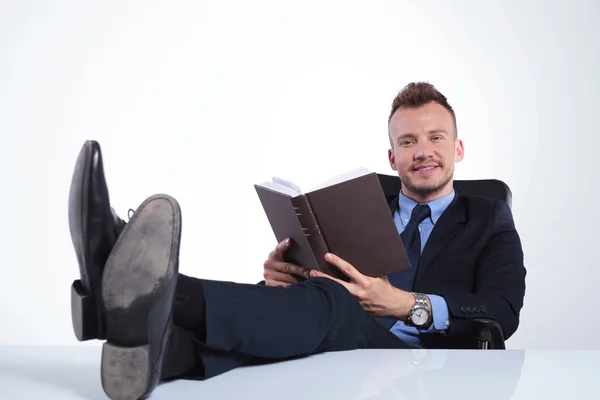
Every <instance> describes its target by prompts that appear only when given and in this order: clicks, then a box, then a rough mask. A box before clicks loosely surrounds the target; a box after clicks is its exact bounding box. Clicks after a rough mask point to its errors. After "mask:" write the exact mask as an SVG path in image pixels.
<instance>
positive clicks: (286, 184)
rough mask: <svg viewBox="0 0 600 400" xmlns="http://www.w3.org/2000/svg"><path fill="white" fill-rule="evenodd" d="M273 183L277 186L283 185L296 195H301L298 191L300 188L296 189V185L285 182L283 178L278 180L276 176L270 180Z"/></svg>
mask: <svg viewBox="0 0 600 400" xmlns="http://www.w3.org/2000/svg"><path fill="white" fill-rule="evenodd" d="M272 181H273V183H275V184H278V185H283V186H287V187H289V188H290V189H292V190H294V191H295V192H297V193H298V194H300V193H302V192H301V191H300V188H299V187H298V185H296V184H294V182H291V181H287V180H285V179H283V178H279V177H277V176H274V177H273V178H272Z"/></svg>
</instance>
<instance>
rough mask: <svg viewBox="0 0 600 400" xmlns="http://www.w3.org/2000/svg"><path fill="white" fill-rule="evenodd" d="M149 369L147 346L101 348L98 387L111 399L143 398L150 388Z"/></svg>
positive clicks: (108, 344) (110, 346)
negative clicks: (99, 383)
mask: <svg viewBox="0 0 600 400" xmlns="http://www.w3.org/2000/svg"><path fill="white" fill-rule="evenodd" d="M151 368H152V367H151V362H150V351H149V348H148V346H139V347H120V346H116V345H114V344H111V343H104V345H103V347H102V367H101V374H102V388H103V389H104V392H105V393H106V395H107V396H108V397H109V398H111V399H112V400H121V399H123V400H125V399H128V400H129V399H130V400H135V399H141V398H144V397H145V396H146V393H148V392H149V391H150V389H152V387H151V386H153V384H152V371H151Z"/></svg>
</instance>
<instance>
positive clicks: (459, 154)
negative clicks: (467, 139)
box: [454, 139, 465, 162]
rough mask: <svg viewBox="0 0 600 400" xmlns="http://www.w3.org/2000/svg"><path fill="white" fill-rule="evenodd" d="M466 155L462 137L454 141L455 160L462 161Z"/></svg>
mask: <svg viewBox="0 0 600 400" xmlns="http://www.w3.org/2000/svg"><path fill="white" fill-rule="evenodd" d="M464 157H465V145H464V143H463V141H462V139H456V141H455V143H454V162H461V161H462V160H463V158H464Z"/></svg>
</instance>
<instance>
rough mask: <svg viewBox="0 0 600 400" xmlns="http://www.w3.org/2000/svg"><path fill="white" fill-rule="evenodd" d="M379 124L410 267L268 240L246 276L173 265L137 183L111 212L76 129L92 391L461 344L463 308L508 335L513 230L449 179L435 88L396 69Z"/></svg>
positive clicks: (161, 213) (117, 393)
mask: <svg viewBox="0 0 600 400" xmlns="http://www.w3.org/2000/svg"><path fill="white" fill-rule="evenodd" d="M388 135H389V140H390V149H389V150H388V158H389V163H390V167H391V168H392V169H393V170H394V171H397V174H398V177H399V179H400V181H401V191H400V192H399V193H398V197H397V198H396V199H394V201H392V202H391V203H390V212H391V215H392V217H393V219H394V221H395V223H396V226H397V228H398V233H399V235H400V236H401V237H402V240H403V243H404V245H405V247H406V250H407V253H408V255H409V258H410V259H411V263H412V265H413V266H414V267H412V268H410V269H408V270H405V271H402V272H400V273H394V274H391V275H389V276H386V277H380V278H371V277H367V276H363V275H361V274H360V273H359V272H358V271H357V269H356V268H355V266H353V265H351V264H349V263H348V262H346V261H345V260H343V259H340V258H339V257H338V256H337V255H335V254H328V255H327V256H326V259H327V261H328V262H329V263H331V264H332V265H334V266H335V267H337V268H339V269H340V270H341V271H342V272H343V273H344V274H345V275H347V276H348V278H349V279H348V281H341V280H337V279H335V278H333V277H330V276H327V275H324V274H322V273H319V272H317V271H308V270H306V269H305V268H303V266H300V265H292V264H290V263H287V262H286V261H285V252H286V249H287V248H289V246H290V245H291V244H290V243H289V242H287V241H283V242H282V243H279V244H278V245H277V247H276V248H275V249H273V251H271V253H270V254H269V256H268V258H267V260H266V261H265V263H264V278H265V280H264V281H263V282H261V283H260V284H256V285H251V284H239V283H234V282H219V281H212V280H206V279H201V278H194V277H189V276H185V275H183V274H179V273H178V255H179V243H180V238H181V223H182V217H181V210H180V207H179V204H178V202H177V200H176V199H174V198H173V197H171V196H169V195H153V196H150V197H149V198H147V199H146V200H145V201H144V202H143V203H142V204H141V205H140V206H139V207H138V208H137V209H136V210H135V213H134V215H133V216H132V218H131V219H130V220H129V221H128V222H125V221H124V220H122V219H121V218H120V217H119V216H118V215H117V214H116V213H115V212H114V210H113V209H112V207H111V205H110V200H109V193H108V188H107V184H106V179H105V176H104V172H103V164H102V153H101V150H100V146H99V144H98V143H97V142H94V141H88V142H86V143H85V144H84V146H83V148H82V149H81V151H80V153H79V157H78V158H77V162H76V165H75V170H74V173H73V177H72V181H71V189H70V195H69V225H70V231H71V236H72V240H73V245H74V248H75V253H76V255H77V259H78V263H79V270H80V279H77V280H75V281H74V282H73V285H72V289H71V292H72V318H73V328H74V331H75V334H76V337H77V338H78V339H79V340H81V341H84V340H90V339H100V340H103V341H105V343H104V346H103V350H102V361H101V378H102V384H103V388H104V390H105V392H106V394H107V395H108V396H109V397H110V398H112V399H131V398H144V397H146V396H148V395H149V394H150V393H151V392H152V391H153V390H154V388H155V387H156V385H157V384H158V382H159V381H161V380H162V381H165V380H171V379H178V378H185V379H207V378H210V377H213V376H215V375H218V374H221V373H224V372H226V371H229V370H231V369H233V368H236V367H238V366H242V365H251V364H258V363H265V362H276V361H279V360H287V359H292V358H297V357H304V356H307V355H311V354H316V353H320V352H326V351H343V350H352V349H359V348H389V349H401V348H411V347H425V348H465V347H469V346H470V345H469V343H468V342H466V341H465V335H464V331H465V330H466V329H467V326H468V324H467V323H466V322H467V321H468V320H469V319H472V318H477V317H486V318H490V319H493V320H496V321H497V322H498V323H499V324H500V325H501V327H502V330H503V334H504V336H505V338H509V337H510V336H511V335H513V333H514V332H515V331H516V329H517V327H518V325H519V314H520V310H521V308H522V306H523V297H524V293H525V275H526V270H525V267H524V265H523V252H522V248H521V243H520V239H519V235H518V233H517V231H516V229H515V225H514V222H513V218H512V214H511V211H510V209H509V207H508V206H507V205H506V204H505V203H504V202H501V201H497V200H493V199H487V198H479V197H469V196H462V195H461V194H460V193H456V192H455V190H454V188H453V174H454V165H455V163H457V162H460V161H461V160H462V159H463V156H464V147H463V143H462V140H461V139H460V138H459V137H458V129H457V122H456V116H455V113H454V111H453V109H452V107H451V106H450V105H449V103H448V101H447V99H446V97H445V96H444V95H443V94H441V93H440V92H439V91H438V90H437V89H436V88H435V87H434V86H432V85H430V84H428V83H423V82H416V83H411V84H409V85H407V86H406V87H404V88H403V89H402V90H401V91H400V92H399V93H398V95H397V96H396V98H395V99H394V100H393V103H392V109H391V112H390V115H389V119H388ZM199 245H200V246H201V245H202V244H199ZM209 246H210V243H207V244H206V247H207V248H209ZM237 262H243V260H237Z"/></svg>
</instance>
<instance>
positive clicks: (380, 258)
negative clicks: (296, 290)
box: [254, 169, 410, 278]
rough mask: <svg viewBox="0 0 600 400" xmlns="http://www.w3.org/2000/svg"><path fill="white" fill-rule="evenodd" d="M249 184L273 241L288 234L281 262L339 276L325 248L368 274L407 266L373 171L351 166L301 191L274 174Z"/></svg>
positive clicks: (395, 229)
mask: <svg viewBox="0 0 600 400" xmlns="http://www.w3.org/2000/svg"><path fill="white" fill-rule="evenodd" d="M254 187H255V188H256V192H257V194H258V197H259V199H260V202H261V204H262V206H263V209H264V211H265V214H266V216H267V218H268V220H269V223H270V225H271V228H272V229H273V233H274V234H275V237H276V239H277V241H278V242H281V241H282V240H284V239H286V238H288V237H289V238H291V239H292V246H291V247H290V249H289V250H288V251H287V252H286V254H285V259H286V261H288V262H291V263H294V264H297V265H300V266H303V267H305V268H309V269H317V270H320V271H323V272H324V273H326V274H329V275H332V276H336V277H342V278H343V276H341V275H340V273H339V271H338V270H337V268H336V267H335V266H333V265H330V264H329V263H327V262H326V261H325V259H324V256H325V254H326V253H327V252H330V253H333V254H336V255H338V256H340V257H341V258H343V259H344V260H346V261H348V262H349V263H350V264H352V265H353V266H354V267H355V268H356V269H357V270H358V271H360V272H361V273H362V274H364V275H366V276H371V277H381V276H384V275H388V274H390V273H392V272H396V271H400V270H403V269H406V268H408V267H409V266H410V262H409V260H408V257H407V255H406V251H405V249H404V246H403V244H402V240H401V239H400V235H399V234H398V230H397V228H396V225H395V224H394V220H393V216H392V213H391V212H390V208H389V205H388V202H387V200H386V198H385V195H384V193H383V189H382V188H381V184H380V182H379V178H378V176H377V174H376V173H371V172H369V171H368V170H365V169H359V170H355V171H351V172H350V173H348V174H346V175H340V176H338V177H335V178H334V179H333V180H331V181H329V182H325V183H323V184H321V185H320V186H318V187H317V188H315V189H314V190H310V191H308V192H306V193H302V192H301V191H300V189H299V188H297V187H296V186H295V185H293V184H292V183H290V182H286V181H284V180H281V179H277V178H275V179H274V180H273V182H264V183H263V184H260V185H254Z"/></svg>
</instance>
